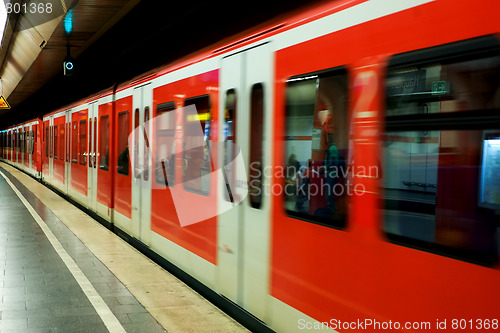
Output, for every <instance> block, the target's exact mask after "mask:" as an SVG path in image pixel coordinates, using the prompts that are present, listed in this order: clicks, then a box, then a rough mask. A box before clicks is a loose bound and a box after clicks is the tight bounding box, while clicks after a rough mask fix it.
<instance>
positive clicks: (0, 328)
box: [0, 163, 246, 333]
mask: <svg viewBox="0 0 500 333" xmlns="http://www.w3.org/2000/svg"><path fill="white" fill-rule="evenodd" d="M0 171H2V172H3V173H4V174H5V175H6V176H7V177H8V178H9V179H10V180H11V181H12V183H13V184H14V185H15V186H16V187H17V188H18V189H19V191H20V192H21V193H22V194H23V195H24V197H25V198H26V199H27V201H28V202H29V203H30V204H31V206H33V208H34V209H35V210H36V211H37V213H38V214H39V215H40V217H41V218H42V219H43V220H44V222H45V223H46V224H47V225H48V226H49V228H50V229H51V230H52V232H53V233H54V235H55V236H56V237H57V239H58V240H59V242H60V243H61V244H62V246H63V247H64V249H65V250H66V252H67V253H68V254H69V255H70V256H71V257H72V258H73V260H74V261H75V262H76V264H77V265H78V267H79V268H80V269H81V271H82V272H83V273H84V275H85V276H86V278H87V279H88V280H89V281H90V282H91V284H92V286H93V287H94V288H95V290H96V291H97V292H98V293H99V295H100V296H101V297H102V299H103V300H104V302H105V303H106V304H107V306H108V307H109V309H110V310H111V311H112V313H113V314H114V316H115V317H116V319H118V321H119V323H120V324H121V327H123V329H124V331H126V332H165V330H166V331H168V332H238V331H246V330H245V329H244V328H242V327H241V326H240V325H239V324H238V323H236V322H235V321H234V320H232V319H231V318H229V317H228V316H227V315H225V314H224V313H222V312H221V311H220V310H219V309H217V308H216V307H214V306H213V305H212V304H211V303H209V302H208V301H206V300H205V299H203V298H201V297H200V296H199V295H198V294H196V293H195V292H194V291H192V290H191V289H190V288H188V287H187V286H185V285H184V284H183V283H182V282H180V281H178V280H177V279H176V278H175V277H173V276H172V275H171V274H169V273H168V272H166V271H165V270H163V269H162V268H161V267H159V266H157V265H156V264H154V263H153V262H151V261H150V260H149V259H147V258H146V257H144V256H143V255H142V254H141V253H139V252H138V251H136V250H135V249H134V248H132V247H130V246H129V245H128V244H127V243H125V242H124V241H123V240H121V239H120V238H119V237H117V236H116V235H114V234H113V233H111V232H110V231H109V230H107V229H106V228H104V227H103V226H101V225H100V224H99V223H97V222H96V221H94V220H93V219H92V218H90V217H89V216H88V215H86V214H85V213H83V212H81V211H80V210H78V209H77V208H75V207H74V206H73V205H71V204H70V203H68V202H66V201H65V200H64V199H62V198H60V197H59V196H58V195H57V194H55V193H53V192H52V191H51V190H49V189H47V188H46V187H44V186H43V185H41V184H39V183H38V182H36V181H35V180H33V179H32V178H30V177H29V176H27V175H25V174H23V173H21V172H20V171H18V170H16V169H14V168H12V167H10V166H8V165H6V164H4V163H0ZM27 187H28V188H29V190H28V189H27ZM68 227H69V229H68ZM75 234H76V235H77V236H78V237H76V236H75ZM82 241H83V243H82ZM130 263H133V265H131V264H130ZM141 303H142V304H141ZM0 332H2V333H9V332H93V333H97V332H108V329H107V327H106V326H105V324H104V323H103V320H102V319H101V318H100V316H99V315H98V314H97V312H96V310H95V308H94V306H92V304H91V303H90V301H89V299H88V297H87V296H86V295H85V294H84V292H83V291H82V289H81V287H80V286H79V285H78V283H77V282H76V280H75V278H74V277H73V275H72V274H71V273H70V271H69V270H68V268H67V266H66V264H65V263H64V262H63V261H62V260H61V257H60V256H59V255H58V254H57V253H56V251H55V250H54V248H53V246H52V245H51V243H50V242H49V240H48V239H47V237H46V235H45V234H44V232H43V231H42V229H41V228H40V227H39V225H38V224H37V223H36V221H35V220H34V218H33V217H32V215H31V214H30V213H29V212H28V210H27V208H26V207H25V206H24V205H23V203H22V202H21V201H20V199H19V198H18V197H17V196H16V194H15V193H14V191H13V190H12V189H11V188H10V186H9V185H8V184H7V182H6V181H5V180H4V178H3V177H0Z"/></svg>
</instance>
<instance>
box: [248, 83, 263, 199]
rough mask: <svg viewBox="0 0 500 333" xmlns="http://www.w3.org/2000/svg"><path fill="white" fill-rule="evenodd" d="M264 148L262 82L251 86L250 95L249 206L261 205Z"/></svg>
mask: <svg viewBox="0 0 500 333" xmlns="http://www.w3.org/2000/svg"><path fill="white" fill-rule="evenodd" d="M263 148H264V88H263V86H262V83H257V84H254V85H253V86H252V90H251V95H250V164H249V170H250V172H249V185H250V186H249V192H248V193H249V195H250V201H249V203H250V206H251V207H253V208H257V209H259V208H261V205H262V194H263V193H262V191H263V188H262V176H263V168H262V157H263Z"/></svg>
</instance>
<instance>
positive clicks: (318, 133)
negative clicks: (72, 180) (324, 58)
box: [281, 66, 350, 230]
mask: <svg viewBox="0 0 500 333" xmlns="http://www.w3.org/2000/svg"><path fill="white" fill-rule="evenodd" d="M348 82H349V73H348V70H347V67H346V66H338V67H333V68H328V69H324V70H320V71H315V72H309V73H304V74H300V75H294V76H291V77H290V78H288V79H287V80H286V87H285V110H284V111H285V112H284V115H285V119H284V120H285V125H284V147H283V148H284V149H283V151H284V156H283V158H284V160H283V161H284V165H283V166H284V170H283V172H282V177H281V178H282V184H283V188H284V191H283V194H282V200H283V201H282V202H283V208H284V210H285V212H286V215H287V216H288V217H291V218H294V219H297V220H302V221H305V222H310V223H314V224H318V225H322V226H326V227H330V228H334V229H338V230H344V229H345V228H346V225H347V220H348V218H349V216H348V209H347V207H348V201H349V198H348V196H347V193H348V192H347V191H344V192H342V193H341V194H339V195H337V192H336V191H335V190H334V189H335V188H336V187H337V184H340V185H341V187H342V186H344V188H345V186H346V183H345V181H346V178H345V177H340V176H339V175H342V172H338V171H339V170H342V169H344V171H345V167H347V165H346V161H347V159H348V154H349V141H348V140H349V128H350V127H349V126H348V124H349V94H350V90H349V86H348ZM301 87H302V90H303V92H304V95H302V97H297V96H299V95H298V94H295V93H294V90H297V91H298V89H300V88H301ZM323 87H325V88H324V89H326V90H327V92H329V94H330V95H329V98H330V99H331V101H332V100H333V101H335V102H336V103H338V104H337V105H340V106H341V107H340V108H335V109H334V108H333V107H331V105H330V108H328V105H326V104H323V105H322V104H321V103H324V102H325V101H322V100H320V99H319V97H318V96H319V93H320V89H323ZM333 88H335V89H341V90H336V91H335V92H334V90H335V89H333ZM306 95H307V96H306ZM306 97H307V98H306ZM299 98H302V99H303V100H298V99H299ZM294 99H297V100H294ZM294 103H295V104H296V105H295V107H294V106H293V104H294ZM324 107H326V109H325V108H324ZM292 108H293V109H292ZM306 108H307V109H306ZM294 117H295V118H299V117H301V118H306V117H307V118H311V119H310V120H309V119H307V122H306V121H305V119H303V120H302V121H299V120H298V119H296V120H297V121H296V122H295V123H294V122H293V121H294V119H293V118H294ZM322 118H324V119H322ZM327 119H328V120H327ZM333 119H340V120H339V123H340V125H336V124H335V123H334V120H333ZM299 123H301V125H299ZM306 123H307V124H308V128H307V129H305V127H304V124H306ZM333 126H336V128H337V130H338V131H337V133H334V132H333ZM300 127H302V131H303V133H299V132H300ZM304 129H305V130H304ZM291 131H295V132H294V133H295V135H289V134H290V133H291ZM297 134H307V135H297ZM309 136H310V144H311V146H310V152H309V153H308V155H309V158H308V159H307V160H304V161H298V160H297V159H295V161H296V162H299V163H300V167H299V172H297V170H296V169H297V163H294V162H293V161H292V162H291V156H292V155H296V154H297V153H298V151H297V149H296V147H297V145H299V143H300V142H299V141H309V140H307V139H309ZM323 139H324V140H323ZM293 142H295V146H293V144H294V143H293ZM288 145H290V146H288ZM302 145H303V144H302ZM337 145H338V146H339V148H337ZM327 151H328V153H327ZM335 153H336V154H335ZM327 154H328V155H327ZM327 158H328V162H327V160H326V159H327ZM299 159H301V157H300V156H299ZM290 163H294V164H295V165H290ZM327 164H328V165H329V164H332V165H331V166H329V167H328V166H326V165H327ZM289 168H292V169H289ZM327 168H329V169H328V170H329V171H326V169H327ZM335 171H337V172H335ZM290 173H294V174H295V175H294V176H295V178H294V176H293V175H291V174H290ZM297 175H298V176H297ZM306 175H307V176H306ZM298 177H300V179H299V178H298ZM327 177H328V179H327ZM297 179H299V181H300V182H299V181H297ZM306 179H307V181H306ZM290 184H292V185H291V187H292V194H290V191H288V192H285V191H286V188H287V186H289V188H290ZM313 185H314V186H313ZM294 186H295V190H293V188H294ZM313 188H314V189H315V192H316V189H317V190H318V191H317V192H316V194H315V195H314V196H313V195H312V191H311V190H312V189H313ZM328 190H331V191H330V192H328ZM306 198H307V199H306ZM312 199H314V200H312ZM305 202H307V207H308V208H305V207H304V206H303V205H304V204H305ZM311 210H313V213H311Z"/></svg>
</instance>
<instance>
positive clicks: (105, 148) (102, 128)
mask: <svg viewBox="0 0 500 333" xmlns="http://www.w3.org/2000/svg"><path fill="white" fill-rule="evenodd" d="M95 140H96V138H94V143H95ZM99 169H101V170H105V171H108V170H109V116H108V115H104V116H101V118H100V119H99Z"/></svg>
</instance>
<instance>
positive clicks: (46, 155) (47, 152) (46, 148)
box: [43, 124, 49, 157]
mask: <svg viewBox="0 0 500 333" xmlns="http://www.w3.org/2000/svg"><path fill="white" fill-rule="evenodd" d="M43 127H44V128H45V135H44V136H43V140H44V146H45V157H49V126H47V125H45V124H43Z"/></svg>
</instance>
